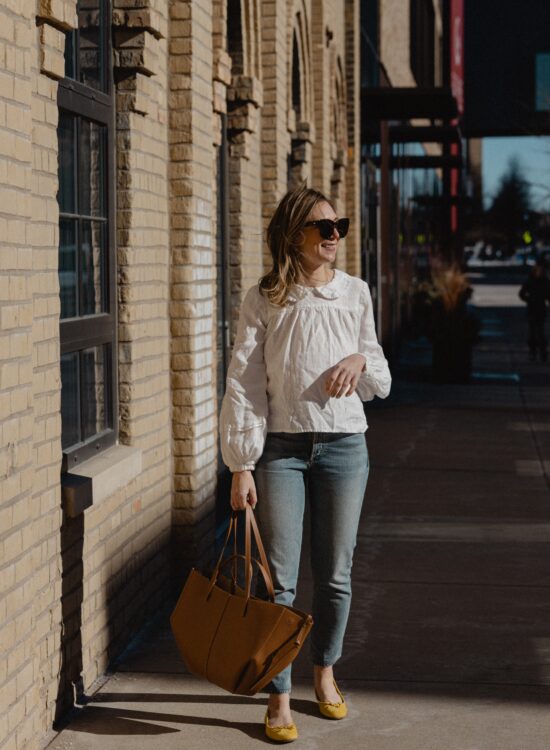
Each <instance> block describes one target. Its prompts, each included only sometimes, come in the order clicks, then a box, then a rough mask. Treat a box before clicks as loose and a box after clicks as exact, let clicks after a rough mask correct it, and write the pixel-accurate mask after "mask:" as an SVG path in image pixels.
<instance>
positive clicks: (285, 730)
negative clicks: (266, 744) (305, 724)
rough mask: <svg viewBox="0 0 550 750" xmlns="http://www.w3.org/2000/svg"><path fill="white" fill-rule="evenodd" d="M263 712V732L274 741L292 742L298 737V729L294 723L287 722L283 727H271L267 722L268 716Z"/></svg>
mask: <svg viewBox="0 0 550 750" xmlns="http://www.w3.org/2000/svg"><path fill="white" fill-rule="evenodd" d="M267 713H268V712H267V711H266V712H265V734H266V737H268V738H269V739H270V740H273V741H274V742H293V741H294V740H296V739H298V730H297V728H296V724H294V723H292V724H287V725H286V726H284V727H272V726H271V724H270V723H269V716H268V715H267Z"/></svg>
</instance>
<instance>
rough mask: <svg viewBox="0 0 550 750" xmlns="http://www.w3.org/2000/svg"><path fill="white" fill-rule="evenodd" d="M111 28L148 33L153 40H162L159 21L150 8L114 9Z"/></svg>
mask: <svg viewBox="0 0 550 750" xmlns="http://www.w3.org/2000/svg"><path fill="white" fill-rule="evenodd" d="M113 27H114V28H115V30H116V29H126V30H134V31H137V32H138V33H139V32H141V31H148V32H149V33H150V34H152V35H153V36H154V37H155V39H162V38H163V37H164V36H165V34H164V33H163V30H161V19H160V16H159V15H158V13H155V12H154V11H153V10H151V8H134V9H129V8H114V9H113Z"/></svg>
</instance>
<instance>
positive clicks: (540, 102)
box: [535, 52, 550, 112]
mask: <svg viewBox="0 0 550 750" xmlns="http://www.w3.org/2000/svg"><path fill="white" fill-rule="evenodd" d="M535 76H536V81H535V92H536V93H535V100H536V101H535V109H536V111H537V112H548V111H550V53H548V52H541V53H539V54H537V56H536V63H535Z"/></svg>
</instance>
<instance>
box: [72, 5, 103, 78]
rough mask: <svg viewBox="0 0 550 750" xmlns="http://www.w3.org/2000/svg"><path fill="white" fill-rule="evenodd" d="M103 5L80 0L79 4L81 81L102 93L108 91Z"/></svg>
mask: <svg viewBox="0 0 550 750" xmlns="http://www.w3.org/2000/svg"><path fill="white" fill-rule="evenodd" d="M103 5H104V3H103V0H80V2H79V4H78V28H79V30H80V34H79V37H80V39H79V45H78V46H79V50H78V61H79V67H80V81H81V83H84V84H86V86H91V87H92V88H94V89H99V90H100V91H105V90H106V88H105V76H104V74H103V71H104V67H105V66H104V56H105V44H104V37H103V33H102V24H103Z"/></svg>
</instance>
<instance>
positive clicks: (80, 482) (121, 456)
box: [62, 445, 142, 516]
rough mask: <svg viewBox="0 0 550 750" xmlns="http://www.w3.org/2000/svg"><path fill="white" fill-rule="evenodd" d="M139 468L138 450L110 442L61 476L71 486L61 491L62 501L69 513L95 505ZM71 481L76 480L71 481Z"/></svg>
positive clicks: (140, 458)
mask: <svg viewBox="0 0 550 750" xmlns="http://www.w3.org/2000/svg"><path fill="white" fill-rule="evenodd" d="M141 470H142V451H141V450H140V449H139V448H135V447H130V446H128V445H113V446H112V447H111V448H108V449H107V450H106V451H103V453H101V454H99V455H97V456H94V457H93V458H90V459H88V460H87V461H83V462H82V463H81V464H79V465H78V466H75V467H74V469H73V470H71V471H68V472H67V474H66V475H65V477H66V479H67V485H68V486H71V487H72V489H71V491H69V492H68V493H66V492H65V487H64V492H63V504H64V506H65V510H66V511H67V513H68V515H69V516H75V515H78V514H79V513H81V512H82V511H83V510H84V509H85V508H87V507H90V505H97V504H98V503H101V502H102V501H103V500H105V499H106V498H107V497H110V496H111V495H113V494H114V493H115V492H116V491H117V490H119V489H121V488H122V487H125V486H126V485H128V484H129V483H130V482H131V481H132V480H133V479H135V478H136V477H137V476H138V475H139V474H140V473H141ZM71 480H77V481H76V483H75V484H73V482H72V481H71ZM62 483H63V484H65V482H63V478H62Z"/></svg>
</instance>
